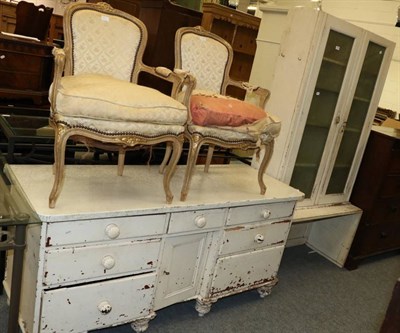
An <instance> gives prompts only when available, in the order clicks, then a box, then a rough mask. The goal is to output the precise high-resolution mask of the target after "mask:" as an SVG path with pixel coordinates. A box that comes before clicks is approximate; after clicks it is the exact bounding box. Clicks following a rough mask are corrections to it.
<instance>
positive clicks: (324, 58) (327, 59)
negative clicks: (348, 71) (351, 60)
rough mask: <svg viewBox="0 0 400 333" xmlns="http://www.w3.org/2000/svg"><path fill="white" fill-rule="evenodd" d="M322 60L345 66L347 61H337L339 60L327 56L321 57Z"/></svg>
mask: <svg viewBox="0 0 400 333" xmlns="http://www.w3.org/2000/svg"><path fill="white" fill-rule="evenodd" d="M322 60H323V61H326V62H328V63H331V64H334V65H338V66H340V67H346V66H347V63H346V62H344V61H339V60H335V59H332V58H328V57H323V58H322Z"/></svg>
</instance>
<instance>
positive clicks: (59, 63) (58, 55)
mask: <svg viewBox="0 0 400 333" xmlns="http://www.w3.org/2000/svg"><path fill="white" fill-rule="evenodd" d="M52 53H53V55H54V77H53V83H52V85H51V87H50V96H49V99H50V104H51V110H56V95H57V91H58V86H59V85H60V80H61V77H62V75H63V72H64V67H65V52H64V49H60V48H58V47H54V48H53V51H52Z"/></svg>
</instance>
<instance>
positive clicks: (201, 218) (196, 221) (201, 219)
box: [194, 216, 207, 228]
mask: <svg viewBox="0 0 400 333" xmlns="http://www.w3.org/2000/svg"><path fill="white" fill-rule="evenodd" d="M194 224H195V225H196V227H198V228H204V227H205V225H206V224H207V220H206V218H205V217H204V216H197V217H196V218H195V219H194Z"/></svg>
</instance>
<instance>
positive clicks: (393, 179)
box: [380, 174, 400, 200]
mask: <svg viewBox="0 0 400 333" xmlns="http://www.w3.org/2000/svg"><path fill="white" fill-rule="evenodd" d="M395 195H397V196H398V197H399V200H400V174H398V175H389V176H387V177H386V178H385V180H384V182H383V184H382V187H381V191H380V197H381V198H384V197H393V196H395Z"/></svg>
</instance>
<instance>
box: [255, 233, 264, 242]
mask: <svg viewBox="0 0 400 333" xmlns="http://www.w3.org/2000/svg"><path fill="white" fill-rule="evenodd" d="M254 241H255V242H256V243H257V244H261V243H262V242H264V236H263V235H261V234H257V235H256V237H254Z"/></svg>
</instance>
